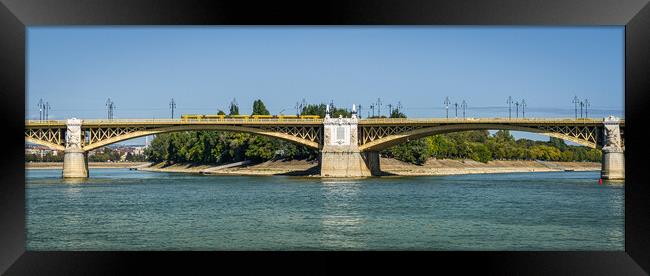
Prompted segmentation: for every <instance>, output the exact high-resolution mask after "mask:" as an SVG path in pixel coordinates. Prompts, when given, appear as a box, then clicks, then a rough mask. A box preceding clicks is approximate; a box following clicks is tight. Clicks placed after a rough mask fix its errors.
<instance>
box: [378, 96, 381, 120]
mask: <svg viewBox="0 0 650 276" xmlns="http://www.w3.org/2000/svg"><path fill="white" fill-rule="evenodd" d="M377 117H381V99H380V98H377Z"/></svg>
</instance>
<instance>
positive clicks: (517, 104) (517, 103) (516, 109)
mask: <svg viewBox="0 0 650 276" xmlns="http://www.w3.org/2000/svg"><path fill="white" fill-rule="evenodd" d="M515 116H516V118H517V119H519V102H515Z"/></svg>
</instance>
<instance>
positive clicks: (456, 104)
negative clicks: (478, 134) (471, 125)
mask: <svg viewBox="0 0 650 276" xmlns="http://www.w3.org/2000/svg"><path fill="white" fill-rule="evenodd" d="M454 106H456V118H458V102H455V103H454Z"/></svg>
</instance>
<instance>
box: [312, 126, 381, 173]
mask: <svg viewBox="0 0 650 276" xmlns="http://www.w3.org/2000/svg"><path fill="white" fill-rule="evenodd" d="M357 124H358V119H357V117H356V114H353V115H352V118H341V117H339V118H334V119H332V118H330V117H329V115H327V116H326V117H325V121H324V122H323V148H322V150H321V158H320V170H321V173H320V174H321V176H326V177H367V176H373V175H379V173H380V170H379V154H378V153H377V152H368V153H366V152H361V151H359V145H358V141H357Z"/></svg>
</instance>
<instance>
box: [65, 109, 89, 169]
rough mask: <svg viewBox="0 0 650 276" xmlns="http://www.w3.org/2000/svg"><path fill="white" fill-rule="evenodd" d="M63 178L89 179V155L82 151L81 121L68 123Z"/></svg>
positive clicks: (73, 119) (69, 121)
mask: <svg viewBox="0 0 650 276" xmlns="http://www.w3.org/2000/svg"><path fill="white" fill-rule="evenodd" d="M66 126H67V130H66V132H65V151H64V155H63V178H87V177H88V158H87V157H88V153H87V152H85V151H84V150H83V149H82V137H81V120H79V119H76V118H72V119H69V120H67V121H66Z"/></svg>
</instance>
